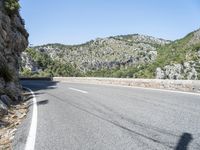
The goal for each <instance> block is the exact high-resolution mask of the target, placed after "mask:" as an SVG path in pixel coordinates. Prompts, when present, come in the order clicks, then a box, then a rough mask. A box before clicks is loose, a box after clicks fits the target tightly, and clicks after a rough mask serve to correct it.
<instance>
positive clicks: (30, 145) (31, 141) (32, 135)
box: [25, 88, 37, 150]
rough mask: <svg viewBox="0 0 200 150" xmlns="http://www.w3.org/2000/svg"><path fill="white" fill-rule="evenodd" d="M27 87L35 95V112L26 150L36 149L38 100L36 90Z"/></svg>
mask: <svg viewBox="0 0 200 150" xmlns="http://www.w3.org/2000/svg"><path fill="white" fill-rule="evenodd" d="M26 89H27V90H29V91H30V92H31V94H32V95H33V113H32V120H31V126H30V130H29V134H28V137H27V140H26V147H25V150H34V147H35V139H36V130H37V101H36V98H35V94H34V92H33V91H32V90H31V89H29V88H26Z"/></svg>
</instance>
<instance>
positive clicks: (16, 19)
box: [0, 0, 28, 113]
mask: <svg viewBox="0 0 200 150" xmlns="http://www.w3.org/2000/svg"><path fill="white" fill-rule="evenodd" d="M18 8H19V6H18V1H15V0H13V1H10V0H1V1H0V101H1V102H3V103H0V105H1V106H3V105H4V104H7V105H8V103H12V102H13V101H19V100H20V99H21V96H20V89H21V86H20V84H19V79H18V77H19V75H18V74H19V73H18V72H19V60H20V55H21V52H22V51H23V50H24V49H25V48H26V47H27V45H28V40H27V38H28V33H27V32H26V30H25V29H24V21H23V20H22V18H21V17H20V15H19V12H18ZM4 106H5V105H4ZM5 107H6V106H5ZM0 113H1V112H0Z"/></svg>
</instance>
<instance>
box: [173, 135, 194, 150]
mask: <svg viewBox="0 0 200 150" xmlns="http://www.w3.org/2000/svg"><path fill="white" fill-rule="evenodd" d="M192 140H193V137H192V135H191V134H190V133H183V134H182V136H181V137H180V140H179V141H178V143H177V146H176V148H175V150H187V149H188V145H189V143H190V142H191V141H192Z"/></svg>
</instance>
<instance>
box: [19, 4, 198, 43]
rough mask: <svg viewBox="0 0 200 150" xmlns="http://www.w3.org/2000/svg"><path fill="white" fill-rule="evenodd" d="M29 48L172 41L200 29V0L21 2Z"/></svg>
mask: <svg viewBox="0 0 200 150" xmlns="http://www.w3.org/2000/svg"><path fill="white" fill-rule="evenodd" d="M20 4H21V11H20V12H21V15H22V17H23V18H24V19H25V23H26V29H27V30H28V32H29V34H30V37H29V41H30V44H33V45H41V44H47V43H63V44H80V43H84V42H86V41H89V40H92V39H95V38H97V37H107V36H113V35H124V34H134V33H139V34H145V35H151V36H155V37H159V38H164V39H169V40H175V39H178V38H181V37H183V36H185V35H186V34H187V33H189V32H191V31H193V30H196V29H198V28H200V0H57V1H56V0H20Z"/></svg>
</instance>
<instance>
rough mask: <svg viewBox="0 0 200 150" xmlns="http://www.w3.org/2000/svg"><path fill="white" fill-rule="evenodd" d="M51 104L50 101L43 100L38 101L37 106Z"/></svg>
mask: <svg viewBox="0 0 200 150" xmlns="http://www.w3.org/2000/svg"><path fill="white" fill-rule="evenodd" d="M48 103H49V100H42V101H38V102H37V105H38V106H39V105H45V104H48Z"/></svg>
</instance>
